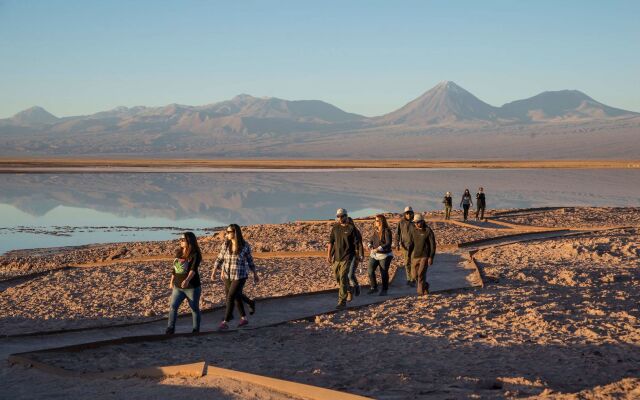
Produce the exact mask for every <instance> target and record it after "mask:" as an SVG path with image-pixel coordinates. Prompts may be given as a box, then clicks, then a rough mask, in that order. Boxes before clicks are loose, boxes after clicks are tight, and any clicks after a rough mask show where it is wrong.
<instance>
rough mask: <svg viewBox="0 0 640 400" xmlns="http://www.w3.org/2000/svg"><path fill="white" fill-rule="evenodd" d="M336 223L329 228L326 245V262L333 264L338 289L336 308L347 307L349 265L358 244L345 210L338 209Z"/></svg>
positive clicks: (354, 230) (353, 227)
mask: <svg viewBox="0 0 640 400" xmlns="http://www.w3.org/2000/svg"><path fill="white" fill-rule="evenodd" d="M336 221H337V223H336V224H334V225H333V227H332V228H331V234H330V235H329V245H328V246H327V262H328V263H329V264H331V265H332V266H333V273H334V275H335V278H336V282H337V283H338V285H339V287H340V289H339V290H338V305H337V306H336V308H337V309H338V310H341V309H344V308H346V307H347V294H348V293H349V267H350V266H351V261H352V260H353V258H354V257H355V256H356V251H357V250H356V248H357V246H358V245H359V243H358V236H357V235H356V229H355V226H353V225H350V224H349V217H348V216H347V210H345V209H344V208H340V209H338V211H337V212H336Z"/></svg>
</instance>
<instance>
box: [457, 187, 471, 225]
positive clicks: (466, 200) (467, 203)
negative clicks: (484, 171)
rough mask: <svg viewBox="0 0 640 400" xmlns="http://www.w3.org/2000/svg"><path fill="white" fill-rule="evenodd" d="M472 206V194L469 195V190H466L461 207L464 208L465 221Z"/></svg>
mask: <svg viewBox="0 0 640 400" xmlns="http://www.w3.org/2000/svg"><path fill="white" fill-rule="evenodd" d="M472 205H473V201H471V193H469V189H465V190H464V194H463V195H462V199H461V200H460V207H462V210H463V218H464V220H465V221H466V220H467V218H468V217H469V207H470V206H472Z"/></svg>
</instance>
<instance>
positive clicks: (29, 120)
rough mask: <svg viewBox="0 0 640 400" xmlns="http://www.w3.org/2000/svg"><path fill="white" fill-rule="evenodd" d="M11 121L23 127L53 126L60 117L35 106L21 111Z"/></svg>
mask: <svg viewBox="0 0 640 400" xmlns="http://www.w3.org/2000/svg"><path fill="white" fill-rule="evenodd" d="M11 119H13V120H14V121H15V122H17V123H19V124H23V125H41V124H52V123H55V122H57V121H58V117H56V116H55V115H53V114H51V113H50V112H48V111H47V110H45V109H44V108H42V107H39V106H33V107H30V108H27V109H26V110H23V111H20V112H19V113H17V114H16V115H14V116H13V117H11Z"/></svg>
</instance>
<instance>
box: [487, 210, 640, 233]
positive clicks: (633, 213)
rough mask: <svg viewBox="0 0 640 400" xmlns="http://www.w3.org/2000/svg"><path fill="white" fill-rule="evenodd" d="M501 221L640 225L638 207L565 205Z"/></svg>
mask: <svg viewBox="0 0 640 400" xmlns="http://www.w3.org/2000/svg"><path fill="white" fill-rule="evenodd" d="M499 220H500V221H504V222H511V223H514V224H522V225H536V226H544V227H551V228H553V227H565V226H566V227H572V228H583V227H587V228H589V227H600V226H627V225H635V226H637V225H640V208H638V207H611V208H607V207H564V208H560V209H557V210H549V211H543V212H532V213H523V215H517V214H515V215H511V216H505V217H501V218H499Z"/></svg>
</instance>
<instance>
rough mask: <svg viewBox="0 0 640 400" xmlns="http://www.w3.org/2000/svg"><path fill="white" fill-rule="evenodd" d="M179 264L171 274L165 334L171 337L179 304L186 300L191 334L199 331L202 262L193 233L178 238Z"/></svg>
mask: <svg viewBox="0 0 640 400" xmlns="http://www.w3.org/2000/svg"><path fill="white" fill-rule="evenodd" d="M176 255H179V257H177V259H179V262H178V263H177V264H176V266H179V267H177V268H176V267H174V269H173V271H172V273H171V283H170V284H169V287H170V288H171V300H170V301H169V323H168V326H167V330H166V334H167V335H172V334H173V333H175V327H176V317H177V315H178V308H180V304H182V301H183V300H184V299H185V298H186V299H187V301H188V303H189V307H190V308H191V315H192V317H193V330H192V332H193V333H197V332H199V331H200V319H201V317H200V294H201V293H202V289H201V287H200V274H199V273H198V268H199V267H200V262H202V253H201V252H200V247H199V246H198V240H197V239H196V235H194V234H193V232H185V233H183V234H182V237H181V238H180V251H179V252H178V254H176Z"/></svg>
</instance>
